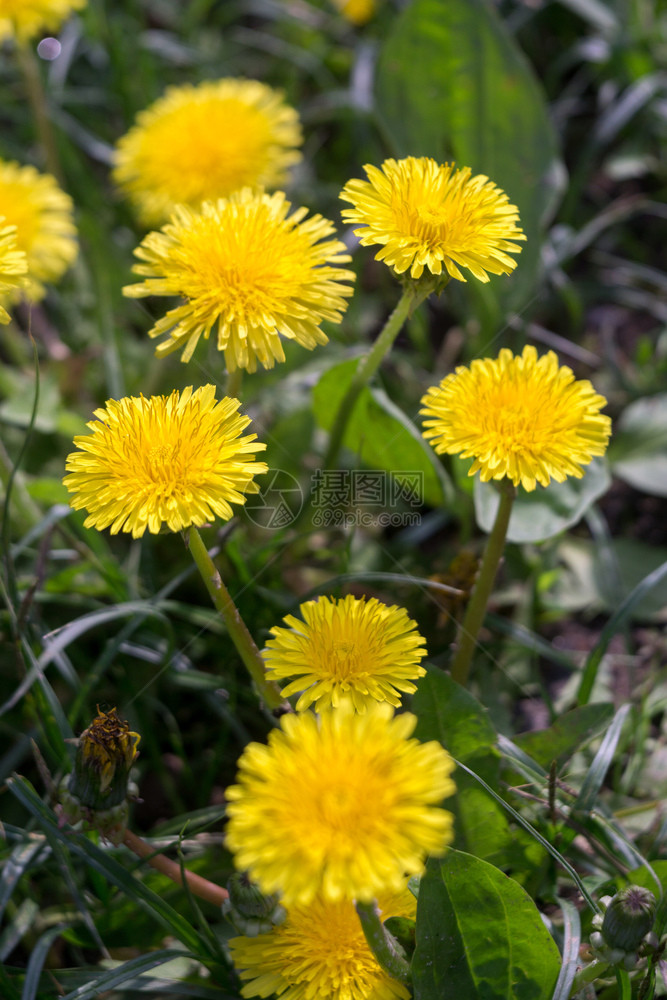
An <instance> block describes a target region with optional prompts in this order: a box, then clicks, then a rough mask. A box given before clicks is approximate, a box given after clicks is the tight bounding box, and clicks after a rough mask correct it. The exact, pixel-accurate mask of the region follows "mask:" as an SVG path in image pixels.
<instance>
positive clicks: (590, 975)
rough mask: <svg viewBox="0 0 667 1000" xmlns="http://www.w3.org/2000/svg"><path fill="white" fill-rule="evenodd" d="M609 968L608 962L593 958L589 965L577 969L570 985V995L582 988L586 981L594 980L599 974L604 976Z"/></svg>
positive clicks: (591, 981)
mask: <svg viewBox="0 0 667 1000" xmlns="http://www.w3.org/2000/svg"><path fill="white" fill-rule="evenodd" d="M608 970H609V964H608V963H607V962H601V961H599V959H597V958H596V959H595V961H594V962H591V964H590V965H586V966H584V968H583V969H579V972H577V974H576V976H575V977H574V979H573V980H572V986H571V987H570V996H571V997H573V996H575V995H576V994H577V993H579V991H580V990H582V989H583V988H584V986H586V985H587V984H588V983H593V982H595V980H596V979H599V978H600V977H601V976H604V975H605V974H606V973H607V971H608Z"/></svg>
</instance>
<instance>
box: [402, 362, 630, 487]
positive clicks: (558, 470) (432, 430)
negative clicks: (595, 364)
mask: <svg viewBox="0 0 667 1000" xmlns="http://www.w3.org/2000/svg"><path fill="white" fill-rule="evenodd" d="M606 403H607V400H606V399H605V398H604V396H600V395H599V393H597V392H596V391H595V389H594V388H593V386H592V385H591V383H590V382H588V381H583V380H582V381H579V380H575V377H574V374H573V372H572V370H571V369H570V368H568V367H567V366H566V365H563V366H561V367H559V365H558V358H557V357H556V355H555V354H554V352H553V351H549V353H548V354H545V355H543V356H542V357H541V358H538V356H537V351H536V350H535V348H534V347H532V346H526V347H524V349H523V353H522V354H520V355H517V356H516V357H515V356H514V355H513V354H512V352H511V351H509V350H507V349H506V348H504V349H503V350H502V351H501V352H500V354H499V355H498V358H497V359H496V360H495V361H494V360H492V359H490V358H484V359H483V360H476V361H473V362H472V364H471V365H470V368H465V367H463V366H462V367H460V368H457V369H456V372H455V374H453V375H448V376H447V377H446V378H445V379H443V381H442V382H441V383H440V385H439V386H432V387H431V388H430V389H429V390H428V392H427V393H426V395H425V396H424V398H423V399H422V404H423V405H424V409H423V410H421V413H422V414H423V415H424V416H425V417H428V418H430V419H427V420H425V421H424V426H425V428H426V430H425V431H424V432H423V434H424V437H425V438H427V439H430V441H431V444H432V445H433V447H434V448H435V450H436V452H437V453H438V454H440V455H441V454H447V455H457V454H460V455H461V457H462V458H474V459H475V461H474V462H473V464H472V466H471V468H470V472H469V475H471V476H473V475H474V474H475V473H476V472H478V471H481V479H482V481H483V482H488V481H489V480H490V479H505V478H508V479H511V480H512V482H513V483H514V485H515V486H518V485H519V483H521V485H522V486H523V487H524V489H526V490H534V489H535V485H536V483H541V485H542V486H548V484H549V482H550V480H551V479H555V480H556V482H558V483H562V482H563V481H564V480H565V479H566V478H567V477H568V476H574V477H576V478H577V479H580V478H581V477H582V476H583V474H584V472H583V468H582V466H584V465H588V463H589V462H590V461H591V459H592V458H593V456H594V455H604V453H605V451H606V448H607V443H608V440H609V435H610V433H611V421H610V419H609V417H606V416H604V415H603V414H601V413H600V410H601V408H602V407H603V406H605V405H606Z"/></svg>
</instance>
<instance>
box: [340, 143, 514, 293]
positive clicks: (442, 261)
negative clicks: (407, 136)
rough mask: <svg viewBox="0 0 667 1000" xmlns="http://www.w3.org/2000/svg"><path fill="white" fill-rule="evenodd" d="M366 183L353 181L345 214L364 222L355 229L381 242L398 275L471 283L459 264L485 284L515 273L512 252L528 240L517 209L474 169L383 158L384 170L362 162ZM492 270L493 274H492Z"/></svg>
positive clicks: (365, 242)
mask: <svg viewBox="0 0 667 1000" xmlns="http://www.w3.org/2000/svg"><path fill="white" fill-rule="evenodd" d="M364 170H365V171H366V175H367V177H368V180H367V181H362V180H356V179H355V180H351V181H348V183H347V184H346V185H345V187H344V188H343V190H342V192H341V195H340V196H341V198H342V199H343V201H348V202H351V204H352V205H353V206H354V207H353V208H346V209H344V210H343V212H342V216H343V219H344V220H345V221H346V222H352V223H361V229H355V230H354V232H355V233H356V235H357V236H359V237H360V238H361V245H362V246H374V245H379V246H381V247H382V249H381V250H380V251H379V252H378V253H377V254H376V255H375V257H376V260H383V261H384V262H385V264H387V265H388V267H391V268H393V269H394V271H396V273H397V274H403V273H404V272H406V271H409V272H410V277H412V278H415V279H416V278H420V277H421V275H422V273H423V271H424V268H427V269H428V270H429V271H430V272H431V274H436V275H439V274H442V273H443V268H444V269H445V272H446V273H447V274H449V275H450V276H451V277H452V278H457V279H458V280H459V281H465V280H466V279H465V277H464V276H463V274H462V272H461V270H460V268H465V269H466V270H468V271H470V273H471V274H472V275H474V277H475V278H478V279H479V281H488V280H489V273H490V274H509V273H510V272H511V271H513V270H514V268H515V267H516V261H515V260H514V259H513V258H512V257H510V256H509V254H511V253H519V252H520V251H521V247H520V246H518V245H517V243H515V242H511V241H513V240H524V239H525V238H526V237H525V236H524V234H523V232H522V231H521V229H520V228H519V226H518V222H519V213H518V210H517V208H516V206H515V205H511V204H510V201H509V198H508V197H507V195H506V194H505V192H504V191H501V190H500V188H497V187H496V186H495V184H492V183H491V181H490V180H489V179H488V177H485V176H484V175H483V174H477V175H476V176H474V177H473V176H472V175H471V171H470V168H469V167H464V168H463V169H462V170H456V169H455V168H454V166H453V165H452V164H449V163H445V164H444V166H441V165H439V164H438V163H437V162H436V161H435V160H432V159H430V158H429V157H426V156H423V157H421V158H418V157H415V156H408V157H406V158H405V159H404V160H385V162H384V163H383V164H382V168H381V169H380V170H378V168H377V167H374V166H372V165H367V166H365V167H364ZM487 272H488V273H487Z"/></svg>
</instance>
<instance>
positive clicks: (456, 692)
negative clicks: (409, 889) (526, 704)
mask: <svg viewBox="0 0 667 1000" xmlns="http://www.w3.org/2000/svg"><path fill="white" fill-rule="evenodd" d="M411 707H412V711H413V712H414V713H415V715H416V716H417V719H418V722H417V726H416V729H415V736H416V737H417V739H419V740H422V741H427V740H437V741H438V742H439V743H441V744H442V746H444V747H445V749H446V750H448V751H449V753H450V754H451V755H452V757H455V758H456V759H457V760H460V761H465V762H466V763H467V764H469V765H470V767H471V769H472V770H474V772H475V773H476V774H478V775H479V776H480V777H481V778H483V779H484V780H485V781H486V782H487V783H488V784H490V785H492V786H494V787H497V785H498V783H499V779H500V757H499V754H498V751H497V749H496V745H495V744H496V733H495V731H494V729H493V726H492V725H491V723H490V721H489V718H488V713H487V710H486V709H485V708H484V707H483V705H481V704H480V703H479V702H478V701H477V700H476V699H475V698H474V697H473V696H472V695H471V694H470V693H469V692H468V691H466V689H465V688H463V687H461V685H460V684H457V683H456V681H453V680H452V679H451V677H449V675H448V674H443V673H442V672H440V671H436V670H429V671H428V673H427V674H426V676H425V677H422V678H421V680H420V681H419V684H418V686H417V692H416V694H415V695H414V697H413V699H412V706H411ZM454 780H455V783H456V794H455V795H454V796H453V798H452V799H451V800H448V802H447V807H448V808H449V809H451V811H452V813H453V814H454V835H455V844H456V846H457V847H459V848H461V849H466V850H468V851H470V852H471V853H474V854H476V855H477V856H478V857H481V858H485V859H487V860H494V861H498V862H499V863H500V861H501V859H502V860H504V861H505V862H507V861H508V859H510V858H511V862H510V863H512V864H513V865H514V866H515V867H516V868H521V869H522V870H525V869H526V868H532V867H533V865H534V863H535V860H536V856H541V851H540V850H539V848H538V847H536V845H535V844H534V842H532V841H530V839H529V838H527V837H526V836H525V835H524V834H523V832H522V831H519V832H517V831H516V830H514V829H512V828H511V827H510V825H509V820H508V818H507V814H506V812H505V811H504V809H503V808H502V806H501V805H499V804H498V802H496V801H495V800H494V799H493V798H492V797H491V796H489V795H488V794H487V793H486V791H485V790H484V788H482V787H481V785H480V784H479V782H477V781H475V779H474V778H472V777H470V775H468V774H466V773H465V772H464V771H462V770H461V769H459V770H458V771H456V772H455V775H454ZM527 852H528V855H527Z"/></svg>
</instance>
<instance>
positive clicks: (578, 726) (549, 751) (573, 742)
mask: <svg viewBox="0 0 667 1000" xmlns="http://www.w3.org/2000/svg"><path fill="white" fill-rule="evenodd" d="M613 714H614V708H613V705H603V704H599V703H598V704H595V705H583V706H582V707H581V708H573V709H572V711H571V712H566V713H565V715H561V716H560V718H558V719H557V720H556V721H555V722H554V724H553V725H552V726H549V728H548V729H541V730H539V731H537V732H531V733H522V734H521V735H519V736H515V737H514V742H515V744H516V745H517V746H518V747H520V748H521V749H522V750H523V751H525V753H527V754H528V755H529V756H530V757H532V758H533V760H536V761H537V762H538V763H539V764H541V765H542V767H544V768H545V770H548V769H549V767H550V765H551V762H552V761H553V760H555V761H556V766H557V768H558V770H560V769H561V768H562V767H563V765H564V764H565V763H566V762H567V761H568V760H569V759H570V758H571V757H572V755H573V754H574V753H575V752H576V751H577V750H579V748H580V747H582V746H583V745H584V744H586V743H588V741H589V740H591V739H593V737H594V736H597V735H598V733H599V732H600V731H601V729H602V728H603V727H604V726H606V725H607V724H608V723H609V721H610V720H611V717H612V715H613Z"/></svg>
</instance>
